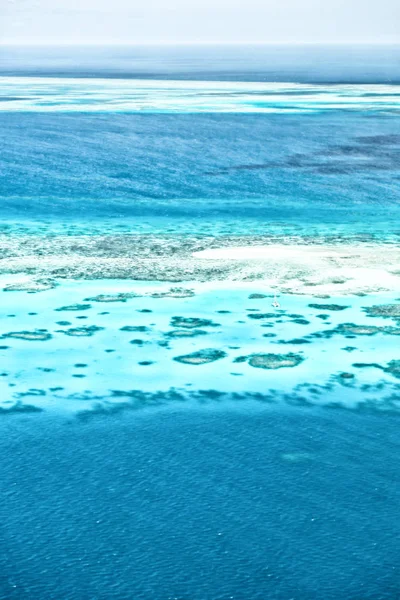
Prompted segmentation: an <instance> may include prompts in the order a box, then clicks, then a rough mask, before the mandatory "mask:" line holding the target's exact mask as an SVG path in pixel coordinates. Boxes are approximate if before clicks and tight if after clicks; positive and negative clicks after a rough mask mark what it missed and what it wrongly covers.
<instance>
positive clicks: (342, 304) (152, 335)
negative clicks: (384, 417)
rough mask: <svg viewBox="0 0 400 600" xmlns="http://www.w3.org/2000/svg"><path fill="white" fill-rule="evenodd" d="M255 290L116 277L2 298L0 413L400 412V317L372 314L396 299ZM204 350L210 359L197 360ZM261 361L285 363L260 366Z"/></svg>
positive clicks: (206, 357)
mask: <svg viewBox="0 0 400 600" xmlns="http://www.w3.org/2000/svg"><path fill="white" fill-rule="evenodd" d="M262 292H264V293H262ZM254 294H256V297H255V298H253V297H252V295H254ZM129 295H133V297H129ZM257 295H260V288H259V287H254V284H242V285H237V286H236V287H231V286H227V285H226V284H214V285H212V286H210V285H207V284H197V285H195V286H194V287H193V286H192V287H190V286H189V287H188V286H185V287H179V288H170V287H169V286H166V285H165V284H157V283H151V282H146V283H131V282H127V281H118V280H115V281H113V280H104V281H93V282H90V281H89V282H65V283H62V284H61V285H59V286H58V287H57V288H55V289H53V290H49V291H44V292H40V293H36V294H29V293H28V292H3V293H2V309H3V311H4V313H3V316H2V319H1V333H2V338H1V344H0V346H1V349H0V353H1V356H2V365H3V368H4V369H5V370H4V372H3V373H2V377H1V380H0V385H1V398H2V402H1V408H2V410H3V411H7V410H8V411H10V412H12V411H18V410H21V411H23V410H24V409H25V410H28V411H29V410H32V408H33V407H35V408H37V409H44V410H47V411H51V412H54V411H55V412H61V413H63V412H67V413H72V414H74V413H76V412H78V413H81V412H88V413H90V412H92V411H94V412H96V411H97V410H100V411H103V410H105V411H107V410H111V411H112V410H113V409H114V408H118V407H121V408H129V407H131V408H146V407H147V406H150V407H151V406H153V405H154V406H155V407H157V406H165V405H169V404H171V406H173V405H174V404H176V403H178V404H179V403H182V402H183V403H187V404H188V405H189V406H192V405H194V406H196V405H197V404H199V403H200V404H201V405H203V404H205V405H209V404H211V405H213V404H215V403H216V404H217V405H219V404H225V403H226V404H227V406H230V405H231V404H234V405H235V404H237V403H239V405H240V404H241V403H243V402H246V399H247V400H249V401H250V403H254V402H255V403H257V402H259V403H261V405H262V404H263V403H267V404H268V403H277V404H289V405H297V404H299V405H304V406H307V405H309V406H312V405H318V406H331V405H335V404H337V405H338V406H342V407H344V408H353V409H354V408H357V407H360V408H363V407H368V406H371V407H372V408H374V409H376V410H389V411H393V410H394V411H397V410H398V409H399V390H400V382H399V376H400V373H399V367H400V362H399V359H398V347H399V336H400V322H399V321H400V319H399V316H397V318H395V317H392V318H390V317H389V318H388V317H386V316H383V317H382V316H376V315H371V314H369V312H368V308H369V307H374V306H395V304H393V303H394V301H395V298H393V296H382V295H379V296H375V297H374V296H368V297H367V298H363V297H362V298H360V297H342V298H334V297H331V298H329V300H326V299H325V300H324V299H317V298H313V297H306V296H300V297H296V296H290V295H288V296H281V297H280V298H279V302H280V305H281V307H280V308H274V307H273V306H272V302H273V295H272V294H270V293H268V291H267V293H265V290H264V289H263V288H261V296H262V297H260V298H258V297H257ZM179 296H183V297H179ZM28 299H29V300H28ZM66 299H68V304H67V305H66V304H65V301H66ZM210 351H211V359H212V360H210V362H207V359H208V356H209V355H210ZM199 353H200V354H199ZM202 353H203V355H204V357H205V359H206V360H205V362H204V363H201V361H200V363H195V364H193V363H191V362H190V360H191V357H193V356H194V357H195V359H196V357H197V355H198V354H199V356H200V358H201V355H202ZM213 353H214V354H213ZM218 353H220V355H218ZM214 355H215V356H214ZM260 355H261V356H264V355H266V356H267V357H269V358H270V359H271V358H272V359H274V357H276V358H275V360H278V361H279V360H282V359H283V361H285V359H286V360H289V365H287V364H285V362H284V363H282V364H281V365H278V366H277V365H275V366H272V367H271V366H270V365H269V364H268V363H267V364H265V365H262V366H255V365H252V364H251V363H252V361H251V357H252V356H253V357H254V356H256V357H257V356H260ZM182 357H183V362H182ZM185 357H186V359H185ZM187 357H188V358H187ZM185 360H186V361H187V360H188V361H189V362H185ZM293 360H294V362H293ZM291 362H293V364H291Z"/></svg>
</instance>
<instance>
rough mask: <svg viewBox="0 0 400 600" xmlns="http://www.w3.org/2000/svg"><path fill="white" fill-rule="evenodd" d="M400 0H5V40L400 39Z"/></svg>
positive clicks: (1, 13)
mask: <svg viewBox="0 0 400 600" xmlns="http://www.w3.org/2000/svg"><path fill="white" fill-rule="evenodd" d="M399 23H400V2H399V0H2V1H1V2H0V43H2V44H140V43H184V42H189V43H190V42H196V43H197V42H202V43H215V42H219V43H229V42H244V43H246V42H247V43H248V42H259V43H260V42H261V43H280V42H282V43H294V42H310V43H327V42H328V43H331V42H332V43H348V42H354V43H362V42H367V43H396V42H400V27H399Z"/></svg>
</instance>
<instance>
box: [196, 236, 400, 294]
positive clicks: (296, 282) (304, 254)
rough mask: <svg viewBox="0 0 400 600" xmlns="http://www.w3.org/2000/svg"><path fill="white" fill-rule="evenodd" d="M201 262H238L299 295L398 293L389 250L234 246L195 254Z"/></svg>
mask: <svg viewBox="0 0 400 600" xmlns="http://www.w3.org/2000/svg"><path fill="white" fill-rule="evenodd" d="M193 257H194V258H196V259H201V260H205V261H215V262H216V263H218V262H219V261H221V262H224V263H228V264H229V263H230V262H231V261H232V262H233V261H235V263H237V262H239V263H242V268H241V273H242V276H243V279H246V278H248V277H249V274H250V273H251V272H252V271H256V272H257V273H258V274H259V275H261V276H260V277H259V278H260V279H263V280H264V281H265V283H268V284H269V285H270V286H271V287H272V288H278V289H279V290H280V291H285V292H289V293H299V294H314V295H315V294H352V293H359V292H366V293H367V292H379V291H396V292H397V291H399V292H400V249H399V248H398V247H396V246H394V245H393V246H392V245H390V246H389V245H385V246H384V245H377V244H371V245H368V246H367V245H364V246H353V245H341V246H306V245H291V246H289V245H277V244H271V245H268V246H236V247H225V248H218V249H207V250H203V251H201V252H195V253H193Z"/></svg>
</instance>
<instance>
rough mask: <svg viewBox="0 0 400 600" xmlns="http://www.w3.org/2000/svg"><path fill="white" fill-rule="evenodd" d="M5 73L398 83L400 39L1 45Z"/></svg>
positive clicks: (0, 72) (1, 66)
mask: <svg viewBox="0 0 400 600" xmlns="http://www.w3.org/2000/svg"><path fill="white" fill-rule="evenodd" d="M0 42H1V37H0ZM0 75H27V76H32V75H40V76H58V77H60V76H61V77H62V76H65V77H112V78H140V79H143V78H145V79H185V80H220V81H275V82H276V81H289V82H303V83H397V84H398V83H400V44H383V45H373V44H372V45H371V44H370V45H340V44H336V45H316V44H308V45H307V44H306V45H304V44H299V45H282V44H275V45H262V44H261V45H247V44H236V45H229V44H228V45H226V44H219V45H212V44H211V45H208V44H197V45H183V44H182V45H158V46H157V45H137V46H58V47H50V46H34V47H30V46H15V45H14V46H5V45H3V46H1V45H0Z"/></svg>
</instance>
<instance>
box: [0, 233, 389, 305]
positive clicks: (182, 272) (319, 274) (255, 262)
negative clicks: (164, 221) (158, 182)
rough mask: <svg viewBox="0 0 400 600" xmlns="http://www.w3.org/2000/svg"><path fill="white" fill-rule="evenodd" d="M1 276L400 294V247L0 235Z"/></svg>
mask: <svg viewBox="0 0 400 600" xmlns="http://www.w3.org/2000/svg"><path fill="white" fill-rule="evenodd" d="M0 253H1V254H0V256H1V257H2V258H0V276H1V275H3V276H4V275H7V274H18V275H21V281H22V280H23V279H25V278H26V276H27V275H28V276H29V280H30V281H33V282H41V285H42V287H43V286H45V282H46V280H50V279H66V278H68V279H111V278H112V279H131V280H147V281H171V282H184V281H185V282H190V281H193V282H194V281H199V282H201V281H202V282H205V281H208V282H212V281H236V282H240V281H243V282H250V281H258V282H260V283H262V284H263V285H264V286H265V287H266V288H269V289H271V288H272V289H276V290H277V291H279V292H285V293H295V294H308V295H321V294H322V295H324V294H328V295H341V294H354V293H371V292H379V291H388V292H396V293H397V292H398V293H400V247H399V246H398V245H396V244H384V243H378V242H371V241H368V242H364V243H360V242H356V243H355V242H354V241H346V240H336V241H335V242H334V243H323V241H322V243H321V240H318V239H315V238H310V239H308V240H305V238H299V239H298V240H296V238H294V237H292V238H291V239H290V240H287V239H282V240H278V241H277V240H276V239H274V238H271V237H268V236H247V237H246V236H243V237H240V238H239V237H234V236H218V237H209V236H207V237H205V236H181V237H179V236H156V235H108V236H107V235H104V236H100V235H95V236H7V235H4V236H1V237H0Z"/></svg>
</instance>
